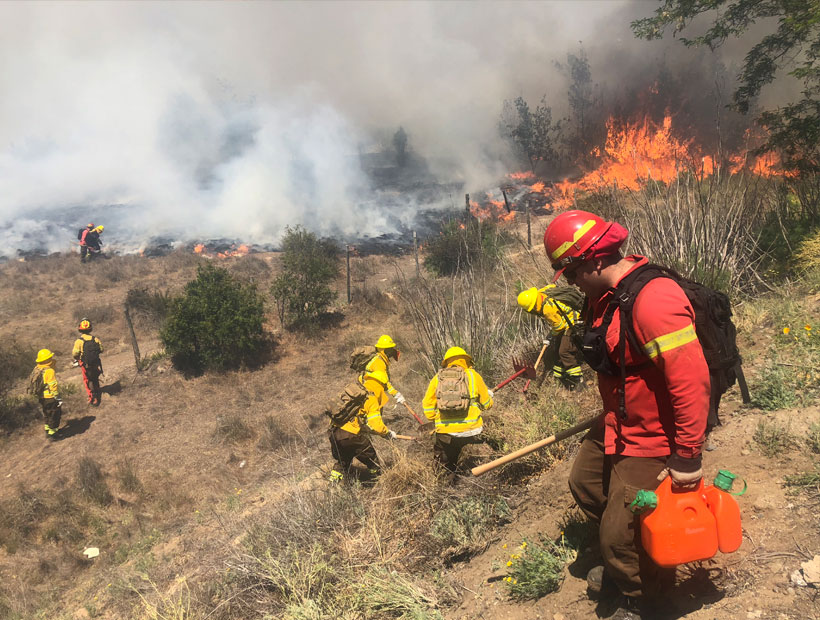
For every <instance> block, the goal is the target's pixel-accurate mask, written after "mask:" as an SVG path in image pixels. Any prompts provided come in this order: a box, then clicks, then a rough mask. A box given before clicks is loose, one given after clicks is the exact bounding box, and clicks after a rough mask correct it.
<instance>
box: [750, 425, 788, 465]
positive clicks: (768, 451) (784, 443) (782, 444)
mask: <svg viewBox="0 0 820 620" xmlns="http://www.w3.org/2000/svg"><path fill="white" fill-rule="evenodd" d="M753 439H754V440H755V443H757V445H758V446H759V447H760V451H761V452H762V453H763V454H764V455H765V456H768V457H769V458H774V457H775V456H778V455H780V454H782V453H783V451H784V450H787V449H788V448H791V447H792V446H794V445H795V437H794V435H792V434H791V433H790V432H789V430H788V429H787V428H785V427H783V426H781V425H780V424H778V423H776V422H771V423H770V422H766V421H765V420H761V421H760V422H759V423H758V425H757V428H756V429H755V433H754V435H753Z"/></svg>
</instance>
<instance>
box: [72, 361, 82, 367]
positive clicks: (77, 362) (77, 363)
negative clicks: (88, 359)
mask: <svg viewBox="0 0 820 620" xmlns="http://www.w3.org/2000/svg"><path fill="white" fill-rule="evenodd" d="M79 365H80V361H79V360H74V361H73V362H71V367H72V368H77V366H79Z"/></svg>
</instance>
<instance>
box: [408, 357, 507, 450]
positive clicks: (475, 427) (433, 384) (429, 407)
mask: <svg viewBox="0 0 820 620" xmlns="http://www.w3.org/2000/svg"><path fill="white" fill-rule="evenodd" d="M452 366H461V367H462V368H464V370H466V371H467V385H468V388H469V390H470V407H469V408H468V409H467V411H466V413H459V414H458V417H442V416H441V413H440V412H439V410H438V407H437V406H436V388H437V387H438V374H436V376H435V377H433V378H432V380H431V381H430V385H428V386H427V392H426V393H425V394H424V400H423V401H422V403H421V405H422V407H423V408H424V415H425V416H426V417H427V419H428V420H434V421H435V423H436V432H437V433H446V434H448V435H456V436H461V437H469V436H471V435H478V434H479V433H480V432H481V429H482V428H484V421H483V420H482V419H481V412H482V411H486V410H487V409H489V408H490V407H492V406H493V399H492V397H491V396H490V392H489V390H488V389H487V386H486V384H485V383H484V379H482V378H481V375H480V374H478V372H477V371H476V370H475V369H473V368H471V367H468V366H467V361H466V360H464V359H454V360H453V361H451V362H450V363H449V364H447V367H448V368H449V367H452Z"/></svg>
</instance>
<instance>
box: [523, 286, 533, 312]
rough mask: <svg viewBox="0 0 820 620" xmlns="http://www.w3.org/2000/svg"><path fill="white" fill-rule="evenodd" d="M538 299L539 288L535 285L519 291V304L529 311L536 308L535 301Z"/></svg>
mask: <svg viewBox="0 0 820 620" xmlns="http://www.w3.org/2000/svg"><path fill="white" fill-rule="evenodd" d="M537 301H538V289H537V288H535V287H534V286H533V287H532V288H528V289H527V290H526V291H521V292H520V293H518V305H519V306H521V307H522V308H524V310H526V311H527V312H532V309H533V308H535V302H537Z"/></svg>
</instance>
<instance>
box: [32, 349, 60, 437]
mask: <svg viewBox="0 0 820 620" xmlns="http://www.w3.org/2000/svg"><path fill="white" fill-rule="evenodd" d="M35 361H36V363H37V366H35V367H34V370H32V372H31V381H30V387H29V392H30V393H32V394H33V395H34V396H36V397H37V398H38V399H39V401H40V406H41V407H42V408H43V417H44V418H45V430H46V439H48V440H49V441H56V440H57V439H58V438H59V437H58V436H57V433H58V431H59V428H60V417H61V416H62V412H63V411H62V407H63V401H62V400H60V389H59V386H58V385H57V373H56V372H55V371H54V353H52V352H51V351H49V350H48V349H40V350H39V351H38V352H37V359H36V360H35Z"/></svg>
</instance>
